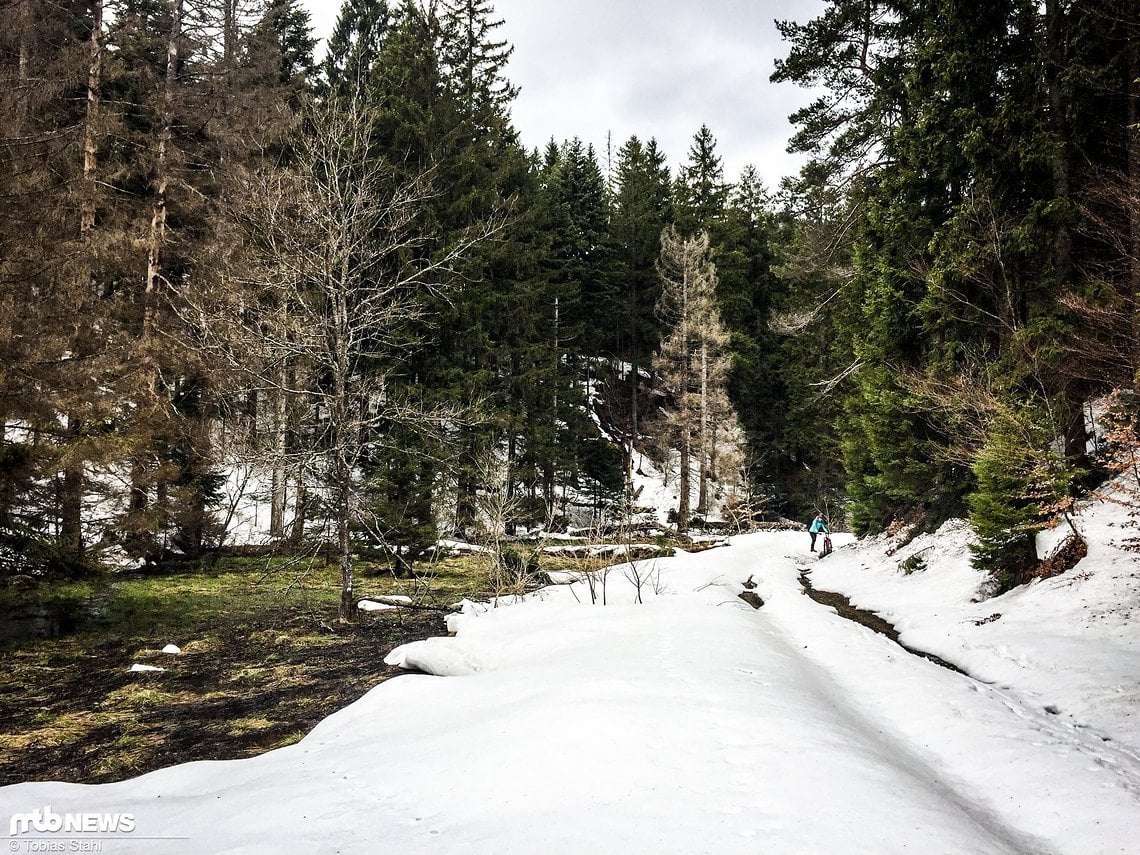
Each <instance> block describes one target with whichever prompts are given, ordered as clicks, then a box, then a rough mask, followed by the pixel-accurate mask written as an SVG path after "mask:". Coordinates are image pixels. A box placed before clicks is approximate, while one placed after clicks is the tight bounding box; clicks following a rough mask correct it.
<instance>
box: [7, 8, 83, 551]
mask: <svg viewBox="0 0 1140 855" xmlns="http://www.w3.org/2000/svg"><path fill="white" fill-rule="evenodd" d="M88 8H89V10H90V14H91V36H90V39H89V41H88V54H89V56H88V64H87V109H86V115H85V116H84V123H83V178H82V182H81V184H80V194H79V244H80V251H81V252H82V253H83V254H84V258H85V260H89V259H90V256H89V248H90V245H91V238H92V234H93V233H94V231H95V214H96V210H97V193H98V186H97V177H98V151H99V138H98V131H97V123H98V119H99V97H100V89H101V88H102V85H103V0H90V2H89V3H88ZM21 61H23V58H22V57H21ZM93 278H94V273H93V271H92V270H91V269H90V266H87V267H86V269H83V270H82V271H81V272H80V274H79V275H78V277H77V282H76V291H75V294H76V299H77V302H78V305H77V310H78V311H77V312H76V315H77V325H78V329H77V330H76V336H75V341H73V342H72V351H73V352H74V353H75V354H76V355H77V356H83V355H85V354H86V351H87V350H88V349H89V348H90V347H91V336H90V335H89V331H90V328H89V324H88V322H87V321H88V312H87V311H86V310H87V307H88V305H89V303H90V300H91V297H92V293H91V288H92V280H93ZM66 419H67V425H66V435H67V444H68V445H70V446H72V449H73V450H74V446H75V444H76V443H77V442H78V439H79V436H80V434H81V433H82V430H83V419H82V416H80V415H79V414H78V413H75V412H69V413H68V414H67V417H66ZM68 457H69V460H68V463H67V465H66V466H65V467H64V471H63V480H62V489H61V491H60V497H59V501H60V547H61V548H62V550H63V552H64V554H65V555H66V556H67V557H68V558H70V559H71V560H73V561H81V560H82V558H83V552H84V545H83V491H84V480H85V479H84V474H83V461H82V460H81V459H76V455H75V454H74V453H72V454H69V455H68Z"/></svg>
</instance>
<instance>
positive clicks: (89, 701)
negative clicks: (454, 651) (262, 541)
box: [0, 557, 486, 785]
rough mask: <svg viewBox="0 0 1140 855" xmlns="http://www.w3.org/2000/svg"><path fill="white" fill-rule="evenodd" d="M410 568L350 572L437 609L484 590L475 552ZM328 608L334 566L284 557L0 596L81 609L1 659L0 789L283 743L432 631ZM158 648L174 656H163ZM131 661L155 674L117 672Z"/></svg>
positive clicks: (419, 618) (335, 580) (132, 771)
mask: <svg viewBox="0 0 1140 855" xmlns="http://www.w3.org/2000/svg"><path fill="white" fill-rule="evenodd" d="M417 570H423V571H424V573H423V574H422V575H421V576H420V577H419V578H417V579H413V580H405V579H395V578H393V577H392V575H391V573H390V572H388V571H387V570H386V569H383V570H382V569H381V568H377V567H371V568H370V567H362V568H361V574H360V579H359V585H358V588H359V591H360V593H361V595H362V596H364V595H392V594H402V595H404V596H410V597H413V598H414V599H416V600H417V601H418V602H421V603H425V604H428V605H450V604H451V603H454V602H456V601H457V600H459V599H462V598H463V597H476V596H479V595H480V594H481V593H482V588H483V587H485V579H486V572H485V570H484V569H482V568H481V567H480V561H479V559H476V560H472V559H471V558H469V557H461V558H453V559H447V560H445V561H440V562H437V563H435V564H432V565H424V566H423V567H422V568H417ZM339 601H340V576H339V571H338V570H337V568H335V567H331V566H327V565H325V564H323V563H320V562H309V563H306V564H304V565H297V564H296V563H294V564H290V563H289V562H286V561H285V560H283V559H270V560H267V559H249V558H242V559H226V560H220V561H218V562H217V563H216V564H215V565H213V566H211V567H207V568H201V569H191V568H181V569H180V571H179V572H176V573H175V572H168V573H156V574H151V575H147V576H117V577H105V578H102V579H91V580H83V581H81V582H69V583H60V584H45V585H41V586H40V587H39V588H36V589H33V590H31V591H10V590H3V591H0V609H13V608H21V607H37V608H41V609H45V608H46V609H51V608H56V607H58V608H60V609H64V610H68V609H70V610H73V611H76V610H77V611H81V612H82V615H81V618H82V619H81V620H80V621H79V625H78V627H77V629H76V631H75V632H72V633H71V634H69V635H67V636H65V637H62V638H56V639H40V640H25V641H22V642H19V643H15V644H9V645H7V647H6V648H5V649H4V651H3V655H4V665H5V667H4V668H3V669H0V722H3V725H2V726H0V785H3V784H11V783H16V782H19V781H32V780H71V781H82V782H89V783H97V782H105V781H113V780H120V779H122V778H125V777H129V776H133V775H137V774H141V773H142V772H146V771H151V770H153V769H156V768H160V767H162V766H167V765H171V764H173V763H178V762H184V761H189V760H200V759H223V758H230V757H245V756H250V755H252V754H257V753H260V752H262V751H265V750H267V749H270V748H276V747H280V746H283V745H289V744H292V743H295V742H297V741H298V740H300V739H301V738H302V737H303V736H304V735H305V734H306V733H307V732H308V731H309V729H311V728H312V726H313V725H314V724H316V723H317V722H318V721H320V720H321V719H322V718H324V717H325V716H327V715H329V714H330V713H332V712H334V711H336V710H337V709H339V708H341V707H343V706H345V705H347V704H348V703H351V702H352V701H354V700H356V699H357V698H358V697H360V696H361V695H362V694H364V692H366V691H367V690H368V689H370V688H371V687H372V686H374V685H375V684H376V683H378V682H380V681H382V680H384V679H387V678H389V677H391V676H394V675H395V674H397V673H399V671H398V669H394V668H391V667H389V666H387V665H385V664H384V662H383V658H384V655H385V654H386V653H387V652H388V650H390V649H391V648H392V647H395V646H396V645H398V644H401V643H404V642H406V641H410V640H414V639H417V638H425V637H427V636H429V635H439V634H442V633H443V632H444V631H445V630H444V627H443V622H442V615H441V614H440V613H439V612H436V611H410V610H408V611H386V612H378V613H374V614H367V615H365V614H362V615H361V616H360V619H359V620H358V621H357V622H355V623H353V624H339V623H337V622H336V620H335V615H336V609H337V606H338V604H339ZM168 643H174V644H177V645H178V646H179V647H181V649H182V651H183V652H182V654H181V655H168V654H163V653H162V652H161V649H162V647H163V646H164V645H165V644H168ZM133 662H141V663H145V664H151V665H157V666H160V667H162V668H165V669H166V670H165V671H162V672H151V673H142V674H139V673H129V668H130V666H131V664H132V663H133Z"/></svg>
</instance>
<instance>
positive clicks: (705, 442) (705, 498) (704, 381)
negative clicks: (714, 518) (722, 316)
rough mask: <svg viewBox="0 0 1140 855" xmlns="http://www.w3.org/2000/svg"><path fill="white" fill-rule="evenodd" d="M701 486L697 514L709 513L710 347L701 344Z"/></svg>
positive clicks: (705, 343)
mask: <svg viewBox="0 0 1140 855" xmlns="http://www.w3.org/2000/svg"><path fill="white" fill-rule="evenodd" d="M699 463H700V484H699V485H698V493H697V512H698V513H702V514H703V513H707V512H708V507H709V505H708V502H709V346H708V342H705V341H702V342H701V438H700V461H699Z"/></svg>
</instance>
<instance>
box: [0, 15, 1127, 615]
mask: <svg viewBox="0 0 1140 855" xmlns="http://www.w3.org/2000/svg"><path fill="white" fill-rule="evenodd" d="M499 23H500V22H499V21H498V19H497V18H496V15H495V12H494V9H493V7H492V4H491V3H489V2H486V0H440V2H431V3H426V4H424V3H416V2H405V3H387V2H382V0H381V1H378V0H370V2H365V0H347V2H346V3H345V4H344V6H343V8H342V10H341V14H340V17H339V20H338V23H337V26H336V28H335V30H334V32H333V34H332V36H331V37H330V39H329V41H328V45H327V55H326V57H325V58H324V59H323V60H322V61H321V62H319V63H318V62H317V60H316V58H315V56H314V50H315V45H316V43H315V40H314V38H313V36H312V33H311V29H310V26H309V18H308V14H307V13H306V12H305V11H304V10H303V9H302V8H301V7H300V6H299V4H298V3H297V2H295V0H269V2H254V0H87V2H54V3H45V2H36V0H11V2H5V3H4V4H3V5H2V7H0V73H2V74H3V75H4V79H5V84H6V85H5V86H4V87H3V90H2V91H0V159H2V160H3V163H2V165H0V175H3V176H4V177H3V184H2V185H0V195H2V196H3V204H2V205H0V377H2V387H0V471H2V481H0V560H3V562H4V569H5V572H6V573H7V574H11V573H33V574H38V573H44V572H54V573H60V574H76V573H85V572H89V571H90V570H92V569H95V568H97V567H98V566H99V565H100V563H101V562H103V561H104V560H105V558H106V556H108V555H109V554H111V553H112V552H114V553H118V552H125V553H126V554H127V555H129V556H133V557H136V558H141V559H145V560H147V561H149V562H152V563H153V562H157V561H160V560H162V558H163V557H164V556H168V555H171V554H180V555H186V556H202V555H206V554H209V553H211V552H213V551H216V550H217V549H218V548H219V547H221V546H223V545H224V543H225V538H226V535H227V532H226V517H227V513H226V511H227V509H226V508H225V507H224V506H223V505H224V503H223V496H224V491H223V486H224V485H225V484H226V482H227V479H228V478H229V473H230V470H231V467H232V463H233V461H234V460H258V461H262V462H263V467H264V471H265V488H264V489H265V491H266V493H267V496H266V499H267V502H268V503H269V504H270V506H271V509H272V512H271V520H270V524H269V532H268V533H269V535H270V537H271V538H272V539H273V540H274V542H276V543H277V544H278V545H279V546H280V547H281V548H282V549H295V550H299V549H302V547H303V546H304V545H305V544H308V543H311V542H319V543H321V544H322V545H324V546H326V547H328V548H330V549H332V550H333V551H334V553H335V554H337V555H338V556H339V557H340V560H341V561H342V562H343V563H344V565H345V571H346V573H348V574H349V575H348V576H346V579H347V580H349V581H348V583H347V584H346V591H345V600H344V602H343V603H342V606H343V607H344V608H345V609H347V608H348V607H350V606H351V594H352V591H351V583H350V579H351V575H350V563H351V560H352V556H353V555H354V554H356V553H359V552H360V551H361V550H380V551H381V552H383V553H384V554H386V555H388V556H389V557H390V558H391V560H392V561H393V563H394V565H395V568H396V569H397V571H400V572H404V571H406V570H407V569H408V567H409V566H410V565H411V564H412V563H413V562H414V561H415V560H417V559H418V558H419V557H420V556H421V555H423V554H426V551H427V550H428V549H429V548H430V546H431V545H433V544H434V543H435V541H436V539H437V538H438V537H439V535H440V532H441V530H442V531H444V532H446V533H448V534H455V535H459V536H462V537H475V536H476V532H475V529H476V528H477V527H478V526H479V525H481V524H483V522H484V521H485V520H486V519H487V518H488V513H487V510H486V508H487V506H488V502H490V503H491V504H494V505H495V506H496V507H497V508H498V509H499V511H500V513H499V514H498V515H497V516H496V515H495V514H491V515H490V516H491V517H492V518H494V519H498V520H500V521H501V523H502V525H501V528H502V532H501V533H502V534H506V535H513V534H515V533H517V532H519V531H523V530H537V529H539V528H544V527H545V528H550V527H557V526H559V525H565V524H566V523H567V521H568V517H569V514H568V509H567V502H568V501H570V499H568V497H572V500H573V501H575V502H579V503H586V504H589V505H591V506H592V507H593V508H594V509H600V508H604V509H607V510H606V512H607V513H608V514H609V516H610V517H611V518H612V519H613V520H614V521H615V524H618V523H620V521H621V520H623V519H624V520H629V519H631V518H632V516H633V510H634V507H635V505H636V502H637V496H636V495H635V491H634V490H633V486H632V485H633V474H634V472H635V471H636V469H637V468H638V465H639V463H638V460H639V454H640V453H642V452H645V453H647V454H649V455H650V457H652V458H654V459H655V460H656V461H658V462H660V463H661V464H662V465H667V464H669V463H670V462H671V461H677V460H679V461H681V463H679V464H677V465H679V469H678V472H677V477H678V478H680V477H682V475H683V476H684V477H686V478H687V477H689V472H690V469H691V468H692V469H696V470H697V477H696V479H695V481H696V482H697V485H698V489H697V495H696V497H695V501H694V503H693V506H692V507H691V508H690V507H689V506H688V496H689V490H688V489H685V490H683V494H684V496H685V497H686V498H685V499H684V500H683V501H682V503H681V505H680V506H679V507H678V509H677V513H676V515H675V517H674V520H673V522H674V524H675V525H676V527H677V529H678V530H679V531H680V532H682V533H683V532H684V531H685V530H686V529H687V528H688V527H689V524H690V522H691V520H690V517H691V516H692V515H694V514H695V515H697V516H700V515H701V514H703V513H705V512H707V511H708V510H709V507H710V505H711V503H712V501H713V499H712V498H711V497H710V495H707V491H712V492H714V493H716V492H720V493H723V492H724V491H725V488H726V485H729V484H731V485H732V490H731V491H730V492H731V493H732V498H733V501H734V502H735V503H736V504H735V508H736V510H734V511H733V519H734V520H736V521H737V522H739V523H741V524H745V525H746V524H750V523H751V522H755V521H758V520H760V519H763V518H765V517H768V518H771V517H775V516H780V515H783V516H791V517H793V518H803V517H804V516H805V515H810V513H811V512H812V511H814V510H815V509H816V508H820V507H823V508H826V509H828V511H829V513H831V514H832V515H833V516H834V517H835V518H836V521H837V522H838V521H839V520H840V519H843V520H845V521H846V522H847V524H849V525H850V526H851V527H852V528H853V529H854V530H855V531H856V532H858V533H867V532H874V531H880V530H883V529H886V528H888V527H890V526H892V525H898V524H900V523H918V524H919V526H918V528H922V527H927V528H929V527H931V526H934V525H936V524H937V523H939V522H941V521H942V520H945V519H947V518H949V517H952V516H958V515H968V516H969V518H970V520H971V524H972V525H973V528H974V531H975V535H976V538H977V544H976V547H975V560H976V561H977V562H978V563H979V566H983V567H985V568H986V569H987V570H989V571H990V572H992V573H993V575H994V577H995V579H997V580H998V582H999V584H1000V585H1003V586H1008V585H1012V584H1016V583H1017V582H1019V581H1022V580H1024V579H1025V578H1027V577H1028V576H1029V575H1032V574H1033V573H1035V572H1038V571H1039V570H1040V564H1039V559H1038V556H1037V554H1036V550H1035V547H1034V535H1035V533H1036V532H1037V531H1038V530H1040V529H1041V528H1042V527H1044V526H1046V525H1049V524H1051V523H1052V521H1054V520H1055V519H1056V518H1057V517H1058V515H1061V516H1063V515H1064V513H1065V512H1066V509H1067V508H1068V507H1070V506H1071V503H1072V502H1073V501H1075V500H1076V499H1077V498H1078V497H1079V496H1080V495H1082V493H1083V492H1086V491H1088V490H1090V489H1095V487H1096V485H1097V484H1098V483H1099V482H1101V481H1103V479H1104V478H1105V477H1107V476H1109V475H1111V474H1112V473H1113V472H1114V471H1116V470H1119V469H1121V468H1128V467H1130V466H1131V465H1132V464H1131V461H1132V459H1133V458H1132V449H1134V448H1135V447H1136V446H1137V445H1138V443H1137V441H1136V436H1135V428H1134V425H1135V414H1136V405H1135V402H1134V396H1133V394H1132V392H1131V390H1132V389H1133V388H1134V378H1135V374H1136V371H1137V369H1138V368H1140V362H1138V360H1140V350H1138V347H1137V342H1138V341H1140V333H1138V331H1137V328H1136V327H1137V324H1138V322H1140V320H1138V319H1140V308H1138V307H1137V305H1136V301H1137V299H1138V296H1140V133H1138V130H1137V125H1138V122H1140V114H1138V112H1137V111H1138V109H1140V108H1138V102H1140V55H1138V51H1140V39H1138V31H1140V21H1138V19H1137V13H1136V11H1135V9H1134V8H1133V6H1132V4H1130V3H1127V2H1124V0H1102V2H1093V3H1077V2H1064V0H1047V2H1045V3H1044V4H1043V5H1042V4H1038V3H1029V2H1022V0H1002V2H996V3H991V4H986V7H985V8H984V9H978V8H972V7H970V8H967V6H966V4H961V3H954V2H947V0H920V2H876V1H875V0H832V2H830V3H829V4H828V6H827V8H826V9H825V11H824V13H823V14H822V16H821V17H819V18H818V19H816V20H814V21H811V22H808V23H802V24H801V23H794V22H785V23H782V24H780V25H779V26H780V29H781V32H782V34H783V35H784V37H785V39H786V41H787V56H786V57H785V58H784V59H783V60H781V61H778V62H777V64H776V67H775V70H774V74H773V78H774V79H776V80H787V81H793V82H797V83H800V84H803V85H806V86H813V87H816V88H817V89H816V91H821V92H823V94H822V95H821V96H820V97H819V99H818V100H817V101H815V102H813V103H812V104H811V105H809V106H808V107H806V108H804V109H803V110H800V111H798V112H797V113H796V114H795V115H794V116H793V117H792V121H793V124H794V125H795V127H796V130H795V134H794V136H793V137H792V140H791V143H790V146H791V148H792V149H794V150H797V151H801V152H804V153H807V154H808V155H809V156H810V161H809V163H808V165H807V166H806V167H805V168H804V170H803V171H802V172H801V174H800V175H799V176H797V177H794V178H789V179H787V180H785V182H784V183H783V184H782V186H781V187H780V188H775V189H770V188H765V187H764V186H763V185H762V183H761V182H760V180H759V178H758V176H757V174H756V171H755V170H754V169H751V168H746V169H745V170H743V172H742V173H741V174H740V175H739V176H736V177H735V180H729V178H727V177H726V176H725V175H724V170H723V168H722V166H721V161H720V158H719V156H718V154H717V151H716V140H715V137H714V134H713V132H712V131H711V130H710V129H709V128H707V127H701V128H700V129H698V130H697V131H696V134H695V136H694V138H693V143H692V146H691V148H690V150H689V152H688V156H687V160H686V161H685V163H684V164H683V165H682V166H681V168H680V169H678V170H677V171H676V174H673V173H672V172H671V171H670V170H669V168H668V167H667V165H666V164H667V158H666V156H665V154H664V153H663V152H661V151H660V150H659V149H658V147H657V144H656V143H655V141H654V140H653V139H644V140H643V139H640V138H638V137H636V136H635V137H631V138H629V139H628V140H625V141H622V142H621V143H620V144H618V145H615V146H614V147H613V150H607V151H605V152H597V151H595V150H593V149H592V148H591V147H589V146H586V145H583V144H582V143H581V142H580V141H579V140H576V139H571V140H565V141H561V142H557V141H553V140H552V141H551V143H550V144H549V145H548V146H546V147H545V149H543V150H540V151H528V150H526V149H525V148H524V147H523V146H522V145H521V144H520V142H519V139H518V136H517V134H516V133H515V131H514V129H513V128H512V125H511V119H510V108H511V102H512V99H513V98H514V96H515V89H514V88H513V87H512V85H511V83H510V81H509V80H508V79H507V78H506V76H505V73H504V69H505V65H506V62H507V58H508V56H509V52H510V46H509V45H507V44H505V43H503V42H502V41H501V40H498V38H497V36H496V30H497V28H498V26H499ZM677 283H680V290H678V288H677V287H675V286H676V285H677ZM690 286H693V287H692V289H690ZM678 295H679V296H678ZM1094 402H1095V403H1094ZM1094 427H1095V428H1097V430H1094ZM718 432H719V435H718ZM726 440H727V442H726ZM722 449H726V450H725V451H724V452H723V456H722ZM690 458H692V466H690V465H689V461H690ZM718 458H719V459H718ZM737 470H739V477H738V471H737ZM496 503H497V504H496ZM231 511H232V509H231ZM499 533H500V532H496V533H495V534H496V535H498V534H499Z"/></svg>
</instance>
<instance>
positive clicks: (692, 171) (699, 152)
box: [673, 125, 732, 243]
mask: <svg viewBox="0 0 1140 855" xmlns="http://www.w3.org/2000/svg"><path fill="white" fill-rule="evenodd" d="M731 190H732V186H731V185H730V184H728V183H726V182H725V180H724V165H723V163H722V161H721V158H720V155H718V154H717V153H716V138H715V137H713V135H712V131H710V130H709V128H708V125H701V128H700V130H699V131H697V133H696V134H695V135H694V136H693V144H692V145H691V146H690V147H689V159H688V161H687V162H686V163H685V165H684V166H682V167H681V169H680V171H679V172H678V174H677V180H676V182H675V183H674V187H673V197H674V207H675V211H676V220H677V227H678V228H679V229H681V231H682V232H684V233H686V234H693V233H696V232H698V231H701V230H704V231H711V230H712V229H713V228H714V224H716V223H717V222H719V221H720V220H721V219H722V218H723V217H724V211H725V207H726V206H727V203H728V196H729V193H730V192H731ZM714 243H715V239H714Z"/></svg>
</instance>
